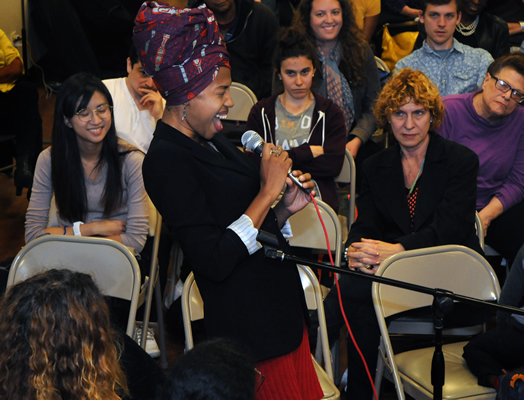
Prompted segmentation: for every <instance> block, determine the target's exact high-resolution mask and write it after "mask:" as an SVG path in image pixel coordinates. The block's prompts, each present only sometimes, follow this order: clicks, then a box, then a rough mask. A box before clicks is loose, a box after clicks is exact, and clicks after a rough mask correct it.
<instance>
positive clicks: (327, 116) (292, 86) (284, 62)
mask: <svg viewBox="0 0 524 400" xmlns="http://www.w3.org/2000/svg"><path fill="white" fill-rule="evenodd" d="M273 64H274V66H275V70H276V74H277V76H278V79H279V82H281V83H282V85H281V86H283V87H284V88H283V93H282V94H279V95H274V96H271V97H269V98H267V99H264V100H261V101H259V102H258V103H257V104H255V105H254V106H253V108H252V109H251V112H250V114H249V118H248V120H247V124H246V129H252V130H254V131H255V132H258V133H260V135H261V136H262V138H263V139H264V142H266V143H274V144H276V145H277V146H280V147H281V148H282V149H283V150H285V151H287V152H288V154H289V157H290V158H291V160H292V161H293V169H298V170H301V171H307V172H309V173H310V174H311V177H312V178H313V179H314V180H315V181H316V183H317V185H318V188H319V189H320V195H321V198H322V200H323V201H324V202H326V203H327V204H329V205H330V206H331V208H333V210H335V212H338V207H339V202H338V195H337V185H336V183H335V181H334V178H335V177H336V176H338V174H340V170H341V169H342V165H343V162H344V157H345V155H344V154H345V153H344V144H345V142H346V126H345V123H344V114H342V111H341V110H340V108H339V107H338V106H337V105H336V104H335V103H333V102H332V101H331V100H328V99H326V98H325V97H322V96H321V95H319V94H316V93H315V94H313V93H312V92H311V85H312V83H313V79H314V76H315V73H316V68H315V67H316V66H317V65H318V58H317V50H316V48H315V47H314V45H313V43H311V42H310V41H309V40H308V39H307V38H305V37H304V36H302V35H300V33H299V32H297V31H296V30H287V31H285V32H284V33H283V35H282V37H281V38H280V40H279V41H278V44H277V48H276V51H275V55H274V57H273ZM249 155H250V157H251V159H252V160H253V161H255V162H256V164H257V165H258V164H260V156H259V155H258V154H255V153H250V154H249Z"/></svg>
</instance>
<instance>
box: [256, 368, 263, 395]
mask: <svg viewBox="0 0 524 400" xmlns="http://www.w3.org/2000/svg"><path fill="white" fill-rule="evenodd" d="M255 372H256V373H257V378H256V383H255V393H257V392H258V391H259V390H260V386H262V384H263V383H264V381H265V380H266V377H265V376H264V374H262V372H260V371H259V370H258V369H256V368H255Z"/></svg>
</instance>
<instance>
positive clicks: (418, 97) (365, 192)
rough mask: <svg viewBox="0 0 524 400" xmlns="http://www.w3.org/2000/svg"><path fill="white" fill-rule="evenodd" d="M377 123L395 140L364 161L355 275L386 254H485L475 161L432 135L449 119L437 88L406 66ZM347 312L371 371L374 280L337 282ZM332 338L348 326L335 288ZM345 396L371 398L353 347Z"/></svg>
mask: <svg viewBox="0 0 524 400" xmlns="http://www.w3.org/2000/svg"><path fill="white" fill-rule="evenodd" d="M374 112H375V115H376V117H377V121H378V124H379V126H380V127H381V128H383V129H384V130H386V131H390V132H391V133H392V134H393V135H394V136H395V138H396V140H397V143H395V144H394V145H393V146H390V147H389V148H387V149H385V150H383V151H381V152H380V153H378V154H376V155H374V156H372V157H370V158H369V159H368V160H366V161H365V162H364V165H363V166H362V169H363V182H362V190H361V192H360V196H359V197H358V198H357V206H358V218H357V220H356V221H355V223H354V224H353V225H352V226H351V230H350V232H349V237H348V240H347V242H346V246H347V247H348V248H347V251H346V257H347V260H348V266H349V268H350V269H352V270H356V271H360V272H361V273H365V274H375V272H376V271H377V269H378V266H379V265H380V263H381V262H382V261H384V260H385V259H386V258H388V257H389V256H391V255H393V254H396V253H399V252H401V251H404V250H413V249H418V248H423V247H431V246H439V245H445V244H462V245H465V246H468V247H470V248H472V249H474V250H477V251H479V252H482V250H481V249H480V245H479V240H478V238H477V236H476V233H475V198H476V176H477V170H478V157H477V156H476V155H475V153H473V152H472V151H471V150H469V149H467V148H466V147H464V146H461V145H457V144H456V143H454V142H451V141H448V140H445V139H443V138H442V137H440V136H439V135H438V134H436V133H435V132H434V129H435V128H437V127H438V126H439V125H440V123H441V121H442V118H443V117H444V105H443V104H442V101H441V99H440V97H439V94H438V89H437V88H436V87H435V86H434V85H433V84H432V83H431V82H430V80H429V79H428V78H427V77H426V76H425V75H424V74H422V72H420V71H414V70H410V69H403V70H402V71H400V73H399V74H398V75H396V76H395V77H394V78H393V79H391V80H390V81H389V82H388V83H386V85H385V86H384V89H383V90H382V92H381V94H380V96H379V98H378V101H377V103H376V105H375V108H374ZM339 286H340V293H341V297H342V303H343V306H344V311H345V313H346V316H347V318H348V321H349V324H350V327H351V329H352V331H353V335H354V337H355V340H356V342H357V344H358V346H359V347H360V350H361V351H362V354H363V355H364V358H365V360H366V362H367V365H368V367H369V371H371V373H372V374H373V373H374V371H375V366H376V361H377V348H378V344H379V337H380V330H379V327H378V324H377V319H376V317H375V312H374V309H373V301H372V298H371V281H369V280H363V279H359V278H355V277H349V276H347V275H341V277H340V278H339ZM324 308H325V312H326V321H327V324H328V331H329V332H328V333H329V335H330V339H331V341H333V340H334V339H335V338H336V337H338V335H339V333H340V328H341V327H342V325H343V324H344V321H343V318H342V315H341V311H340V306H339V301H338V293H337V290H336V289H335V290H332V291H331V292H330V293H329V294H328V296H327V297H326V299H325V301H324ZM347 349H348V350H347V351H348V386H347V393H348V394H350V395H351V398H352V399H358V400H360V399H362V400H369V399H370V398H371V397H372V390H371V384H370V382H369V379H368V377H367V374H366V371H365V369H364V366H363V364H362V361H361V359H360V356H359V354H358V352H357V350H356V348H355V346H354V345H353V344H352V343H348V345H347Z"/></svg>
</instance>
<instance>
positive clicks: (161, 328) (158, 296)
mask: <svg viewBox="0 0 524 400" xmlns="http://www.w3.org/2000/svg"><path fill="white" fill-rule="evenodd" d="M155 302H156V310H157V318H158V339H159V342H160V366H161V367H162V368H163V369H167V367H168V365H167V354H166V332H165V325H164V310H163V308H162V293H161V291H160V282H159V280H158V279H157V281H156V284H155Z"/></svg>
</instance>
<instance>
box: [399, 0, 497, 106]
mask: <svg viewBox="0 0 524 400" xmlns="http://www.w3.org/2000/svg"><path fill="white" fill-rule="evenodd" d="M460 2H461V0H422V4H423V14H422V15H421V16H420V22H422V23H423V24H424V30H425V32H426V35H427V36H426V40H424V44H423V46H422V48H420V49H418V50H415V51H413V53H412V54H410V55H409V56H407V57H404V58H403V59H401V60H399V61H398V62H397V64H396V65H395V73H398V71H400V70H401V69H402V68H411V69H418V70H419V71H422V72H423V73H424V74H425V75H426V76H427V77H428V78H429V79H431V81H432V82H433V84H435V85H436V86H437V87H438V90H439V92H440V95H441V96H442V97H443V96H447V95H450V94H459V93H471V92H474V91H475V90H477V89H479V88H480V86H481V85H482V81H483V80H484V77H485V76H486V70H487V69H488V66H489V64H491V63H492V62H493V58H492V57H491V55H490V54H489V53H488V52H487V51H486V50H483V49H476V48H472V47H469V46H466V45H464V44H462V43H460V42H459V41H457V40H456V39H454V38H453V32H455V27H456V26H457V25H458V24H459V23H460V18H461V13H460V7H459V5H460Z"/></svg>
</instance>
